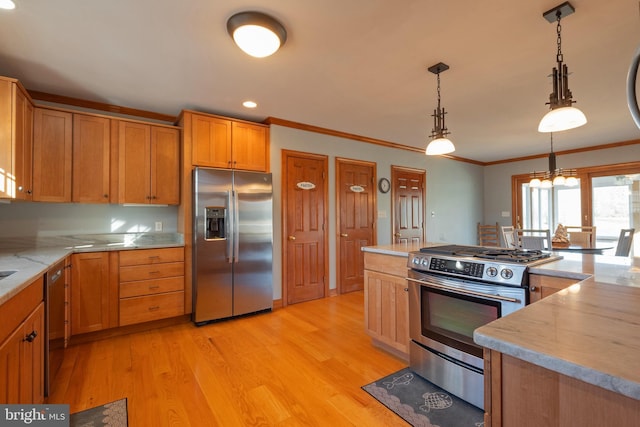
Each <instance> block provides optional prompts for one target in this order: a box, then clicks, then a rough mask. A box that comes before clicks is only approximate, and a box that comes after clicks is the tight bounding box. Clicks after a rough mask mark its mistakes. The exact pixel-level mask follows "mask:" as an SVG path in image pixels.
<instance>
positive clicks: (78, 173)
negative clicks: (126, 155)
mask: <svg viewBox="0 0 640 427" xmlns="http://www.w3.org/2000/svg"><path fill="white" fill-rule="evenodd" d="M110 126H111V120H110V119H108V118H106V117H100V116H90V115H86V114H74V115H73V161H72V163H73V181H72V182H73V188H72V200H73V201H74V202H80V203H109V196H110V191H109V184H110V176H111V171H110V165H111V161H110V154H111V149H110V144H111V129H110Z"/></svg>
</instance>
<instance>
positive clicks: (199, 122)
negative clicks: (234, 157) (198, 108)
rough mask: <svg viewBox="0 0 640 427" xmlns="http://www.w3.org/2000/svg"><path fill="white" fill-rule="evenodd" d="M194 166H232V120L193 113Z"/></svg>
mask: <svg viewBox="0 0 640 427" xmlns="http://www.w3.org/2000/svg"><path fill="white" fill-rule="evenodd" d="M191 123H192V124H191V138H192V160H193V165H194V166H208V167H212V168H230V167H231V121H230V120H224V119H218V118H215V117H208V116H201V115H198V114H193V115H192V119H191Z"/></svg>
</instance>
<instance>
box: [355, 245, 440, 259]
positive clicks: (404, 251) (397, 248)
mask: <svg viewBox="0 0 640 427" xmlns="http://www.w3.org/2000/svg"><path fill="white" fill-rule="evenodd" d="M448 244H450V243H429V242H427V243H392V244H390V245H378V246H363V247H362V251H363V252H371V253H376V254H383V255H392V256H403V257H407V256H409V252H413V251H419V250H420V248H424V247H427V246H441V245H448Z"/></svg>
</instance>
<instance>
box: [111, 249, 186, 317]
mask: <svg viewBox="0 0 640 427" xmlns="http://www.w3.org/2000/svg"><path fill="white" fill-rule="evenodd" d="M119 273H120V304H119V305H120V326H125V325H132V324H135V323H142V322H148V321H152V320H159V319H165V318H168V317H175V316H180V315H183V314H184V312H185V311H184V248H181V247H179V248H163V249H143V250H132V251H121V252H120V268H119Z"/></svg>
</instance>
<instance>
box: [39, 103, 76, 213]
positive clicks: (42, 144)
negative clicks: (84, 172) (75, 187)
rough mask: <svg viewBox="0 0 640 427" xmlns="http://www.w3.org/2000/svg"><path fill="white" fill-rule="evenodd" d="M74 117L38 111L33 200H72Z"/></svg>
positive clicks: (50, 111) (60, 113)
mask: <svg viewBox="0 0 640 427" xmlns="http://www.w3.org/2000/svg"><path fill="white" fill-rule="evenodd" d="M72 123H73V122H72V114H71V113H65V112H62V111H55V110H49V109H45V108H36V109H35V113H34V134H33V200H36V201H39V202H70V201H71V157H72V134H73V128H72Z"/></svg>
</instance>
